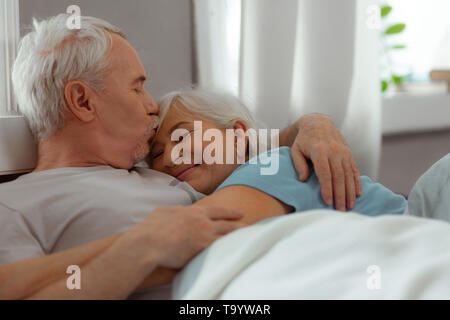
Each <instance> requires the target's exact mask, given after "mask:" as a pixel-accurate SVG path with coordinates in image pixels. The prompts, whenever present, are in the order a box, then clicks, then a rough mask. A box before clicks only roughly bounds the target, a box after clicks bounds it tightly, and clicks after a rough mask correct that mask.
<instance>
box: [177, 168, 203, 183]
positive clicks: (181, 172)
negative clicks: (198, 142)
mask: <svg viewBox="0 0 450 320" xmlns="http://www.w3.org/2000/svg"><path fill="white" fill-rule="evenodd" d="M197 167H198V164H191V165H187V166H185V167H183V168H180V169H179V170H177V171H176V172H175V174H174V177H175V178H177V179H178V180H180V181H184V179H185V178H186V176H187V175H189V174H190V173H191V172H192V171H194V170H195V169H196V168H197Z"/></svg>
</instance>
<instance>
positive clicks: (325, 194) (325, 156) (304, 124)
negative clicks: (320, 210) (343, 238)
mask: <svg viewBox="0 0 450 320" xmlns="http://www.w3.org/2000/svg"><path fill="white" fill-rule="evenodd" d="M286 131H287V132H286V133H285V134H284V139H287V143H288V144H289V145H291V154H292V159H293V162H294V165H295V168H296V169H297V172H298V173H299V179H300V180H301V181H305V180H306V179H307V178H308V177H309V167H308V163H307V159H311V161H312V163H313V164H314V170H315V172H316V174H317V177H318V179H319V183H320V186H321V192H322V198H323V200H324V201H325V203H326V204H328V205H332V204H333V199H334V206H335V208H336V209H337V210H340V211H345V209H346V207H347V208H349V209H353V208H354V206H355V198H356V196H360V195H361V193H362V186H361V179H360V175H359V171H358V167H357V165H356V163H355V160H354V159H353V155H352V152H351V150H350V148H349V147H348V145H347V143H346V141H345V140H344V138H343V137H342V135H341V133H340V132H339V130H337V128H336V127H335V125H334V123H333V121H332V120H331V119H330V118H329V117H327V116H325V115H321V114H311V115H307V116H304V117H302V118H301V119H300V120H298V121H297V123H295V124H294V125H293V126H291V127H290V128H288V129H287V130H286ZM282 134H283V133H282ZM280 139H283V136H280ZM285 141H286V140H285Z"/></svg>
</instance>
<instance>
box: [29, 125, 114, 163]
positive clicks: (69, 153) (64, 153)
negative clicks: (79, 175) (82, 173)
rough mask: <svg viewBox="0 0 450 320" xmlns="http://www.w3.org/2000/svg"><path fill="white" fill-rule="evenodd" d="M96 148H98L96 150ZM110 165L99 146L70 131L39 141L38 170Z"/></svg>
mask: <svg viewBox="0 0 450 320" xmlns="http://www.w3.org/2000/svg"><path fill="white" fill-rule="evenodd" d="M95 149H96V150H95ZM101 165H108V163H107V161H105V160H104V159H103V158H102V156H101V152H99V150H98V148H94V147H93V146H92V141H90V142H88V141H86V140H85V139H83V137H77V138H76V139H75V137H73V136H72V137H71V135H70V133H61V132H58V133H56V134H54V135H53V136H52V137H50V138H48V139H46V140H44V141H41V142H39V143H38V163H37V166H36V168H35V170H34V171H35V172H37V171H45V170H51V169H57V168H66V167H93V166H101Z"/></svg>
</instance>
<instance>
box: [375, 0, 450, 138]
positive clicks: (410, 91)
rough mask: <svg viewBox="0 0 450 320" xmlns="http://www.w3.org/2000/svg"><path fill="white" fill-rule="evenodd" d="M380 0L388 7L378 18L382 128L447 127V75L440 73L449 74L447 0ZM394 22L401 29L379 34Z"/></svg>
mask: <svg viewBox="0 0 450 320" xmlns="http://www.w3.org/2000/svg"><path fill="white" fill-rule="evenodd" d="M381 3H384V4H385V5H388V6H390V7H392V10H390V12H389V10H386V11H385V14H386V12H388V13H387V14H386V15H385V16H384V17H383V18H382V26H383V27H382V34H381V39H380V41H381V47H382V50H381V57H380V58H381V66H380V73H381V77H382V80H385V81H388V82H389V85H388V88H387V89H386V91H385V92H384V93H383V118H384V119H383V126H384V133H388V134H393V133H400V132H408V131H423V130H425V131H426V130H436V129H446V128H450V108H449V106H450V93H449V90H450V79H448V81H447V80H446V78H445V77H446V76H448V75H449V74H450V72H449V71H450V19H449V18H448V16H449V14H450V1H448V0H428V1H425V0H408V1H404V0H385V1H381ZM382 7H383V5H382ZM382 13H383V12H382ZM398 24H404V25H405V27H404V29H403V30H400V32H393V34H389V35H386V34H385V31H386V30H387V29H388V28H389V27H390V26H393V25H398ZM400 29H402V28H400ZM397 31H399V29H398V30H397ZM430 75H431V76H430Z"/></svg>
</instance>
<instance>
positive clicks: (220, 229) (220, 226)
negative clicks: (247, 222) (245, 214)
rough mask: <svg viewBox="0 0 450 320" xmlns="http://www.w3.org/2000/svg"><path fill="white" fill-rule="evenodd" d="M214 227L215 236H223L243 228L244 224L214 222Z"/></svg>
mask: <svg viewBox="0 0 450 320" xmlns="http://www.w3.org/2000/svg"><path fill="white" fill-rule="evenodd" d="M214 227H215V230H216V233H217V234H219V235H225V234H228V233H230V232H232V231H235V230H237V229H239V228H242V227H244V224H243V223H239V222H232V221H216V222H214Z"/></svg>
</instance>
